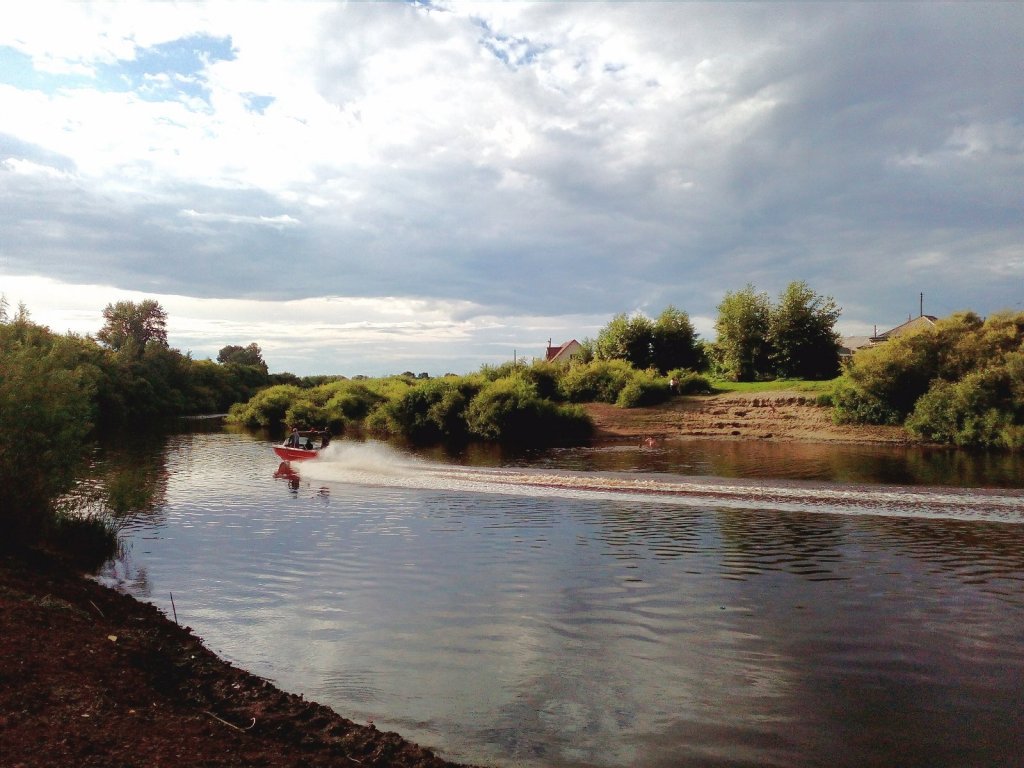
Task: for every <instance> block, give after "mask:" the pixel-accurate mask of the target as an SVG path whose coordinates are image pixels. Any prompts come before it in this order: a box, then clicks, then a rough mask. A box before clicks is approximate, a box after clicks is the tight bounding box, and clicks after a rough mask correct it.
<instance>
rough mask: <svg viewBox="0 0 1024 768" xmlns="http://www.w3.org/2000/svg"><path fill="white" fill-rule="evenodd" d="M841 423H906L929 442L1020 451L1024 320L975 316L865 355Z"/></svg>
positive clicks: (845, 386)
mask: <svg viewBox="0 0 1024 768" xmlns="http://www.w3.org/2000/svg"><path fill="white" fill-rule="evenodd" d="M834 399H835V416H836V418H837V419H841V420H847V421H853V422H869V423H904V422H905V425H906V427H907V428H908V429H909V430H910V431H912V432H914V433H915V434H917V435H919V436H921V437H922V438H924V439H927V440H934V441H938V442H947V443H952V444H955V445H963V446H980V447H1000V448H1012V449H1018V448H1021V447H1022V436H1024V405H1022V403H1024V313H1016V314H1013V313H1008V312H1000V313H996V314H994V315H992V316H991V317H990V318H988V320H985V321H982V320H981V318H979V317H978V316H977V315H976V314H974V313H972V312H963V313H958V314H955V315H952V316H950V317H948V318H945V319H944V320H941V321H939V322H938V323H936V324H935V326H934V327H933V328H925V329H922V330H920V331H918V332H916V333H910V334H907V335H904V336H899V337H897V338H894V339H891V340H890V341H887V342H885V343H884V344H880V345H879V346H877V347H873V348H871V349H867V350H863V351H861V352H858V353H857V355H856V356H855V357H854V359H853V363H852V365H851V367H850V369H849V371H848V372H847V375H846V376H845V377H844V379H843V383H842V385H841V386H840V387H837V389H836V393H835V397H834Z"/></svg>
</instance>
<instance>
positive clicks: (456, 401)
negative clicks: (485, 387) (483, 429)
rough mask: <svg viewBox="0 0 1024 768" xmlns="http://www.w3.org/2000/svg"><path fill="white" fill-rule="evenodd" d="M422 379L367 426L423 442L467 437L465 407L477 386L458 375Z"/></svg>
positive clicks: (379, 412) (382, 410) (375, 430)
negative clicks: (455, 376) (452, 377)
mask: <svg viewBox="0 0 1024 768" xmlns="http://www.w3.org/2000/svg"><path fill="white" fill-rule="evenodd" d="M420 382H421V383H419V384H418V386H416V387H414V388H411V389H409V390H407V391H406V392H405V393H404V394H402V395H401V396H400V397H398V398H397V399H395V400H390V401H388V402H387V403H385V404H384V405H382V406H381V407H380V408H379V409H378V411H377V412H376V413H375V417H374V418H373V419H372V420H371V421H370V423H369V425H368V426H369V427H370V428H371V430H372V431H374V432H376V433H378V434H380V433H383V434H390V435H401V436H403V437H405V438H406V439H408V440H411V441H412V442H414V443H420V444H423V443H433V442H439V441H441V440H461V439H464V438H465V437H466V435H467V432H468V428H467V425H466V417H465V412H466V407H467V405H468V403H469V400H470V398H471V397H472V396H473V394H475V392H476V390H477V385H476V384H475V383H474V382H473V381H471V380H468V379H459V378H455V379H451V378H445V379H423V380H420Z"/></svg>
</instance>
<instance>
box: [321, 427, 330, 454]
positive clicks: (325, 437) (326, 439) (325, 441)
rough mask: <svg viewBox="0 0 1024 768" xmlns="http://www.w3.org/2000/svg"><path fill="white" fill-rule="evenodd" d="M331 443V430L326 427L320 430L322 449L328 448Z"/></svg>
mask: <svg viewBox="0 0 1024 768" xmlns="http://www.w3.org/2000/svg"><path fill="white" fill-rule="evenodd" d="M330 442H331V430H329V429H327V428H326V427H324V428H323V429H322V430H320V448H321V449H323V448H326V447H327V446H328V445H329V444H330Z"/></svg>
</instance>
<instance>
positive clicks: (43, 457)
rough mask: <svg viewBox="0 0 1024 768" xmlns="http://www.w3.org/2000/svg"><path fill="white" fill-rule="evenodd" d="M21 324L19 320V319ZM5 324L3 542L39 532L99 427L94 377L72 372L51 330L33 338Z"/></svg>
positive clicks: (1, 350) (0, 418) (0, 341)
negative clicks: (92, 429) (94, 423)
mask: <svg viewBox="0 0 1024 768" xmlns="http://www.w3.org/2000/svg"><path fill="white" fill-rule="evenodd" d="M12 325H13V324H12ZM15 331H16V329H14V328H12V327H10V326H5V325H0V435H2V436H3V439H2V440H0V529H2V530H3V542H2V543H6V544H20V543H23V542H27V541H31V540H32V539H34V538H36V537H38V536H39V535H40V534H41V533H42V531H43V529H44V528H45V527H46V526H47V524H48V522H49V520H50V519H51V516H52V512H51V505H52V503H53V502H54V500H55V499H56V498H57V497H58V496H59V495H60V494H62V493H63V492H65V491H66V490H68V489H69V488H70V487H71V484H72V483H73V481H74V473H75V470H76V468H77V466H78V465H79V461H80V459H81V456H82V449H83V445H84V440H85V437H86V435H87V434H88V433H89V429H90V427H91V423H90V420H91V416H92V412H93V411H92V401H91V395H92V391H93V390H92V387H91V383H90V380H89V377H88V376H86V375H84V374H83V372H82V371H79V370H77V369H75V370H69V369H68V368H67V367H66V361H65V360H64V359H63V358H62V356H61V353H62V350H61V345H60V344H55V343H53V339H52V337H50V336H49V333H48V332H47V333H46V334H41V335H39V336H36V337H35V338H34V340H32V341H30V342H29V343H25V341H24V340H22V339H15V338H13V337H12V335H11V334H13V333H14V332H15Z"/></svg>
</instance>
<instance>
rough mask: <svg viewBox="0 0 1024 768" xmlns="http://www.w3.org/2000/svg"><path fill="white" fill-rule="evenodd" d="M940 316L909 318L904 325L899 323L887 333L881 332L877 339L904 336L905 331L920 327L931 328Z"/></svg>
mask: <svg viewBox="0 0 1024 768" xmlns="http://www.w3.org/2000/svg"><path fill="white" fill-rule="evenodd" d="M938 320H939V318H937V317H934V316H933V315H918V316H917V317H915V318H913V319H911V320H907V322H905V323H903V324H902V325H897V326H896V327H895V328H890V329H889V330H888V331H886V332H885V333H880V334H878V336H876V337H875V338H876V339H891V338H893V337H895V336H902V335H903V334H904V333H908V332H909V331H916V330H917V329H919V328H931V327H932V326H933V325H935V323H937V322H938Z"/></svg>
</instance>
